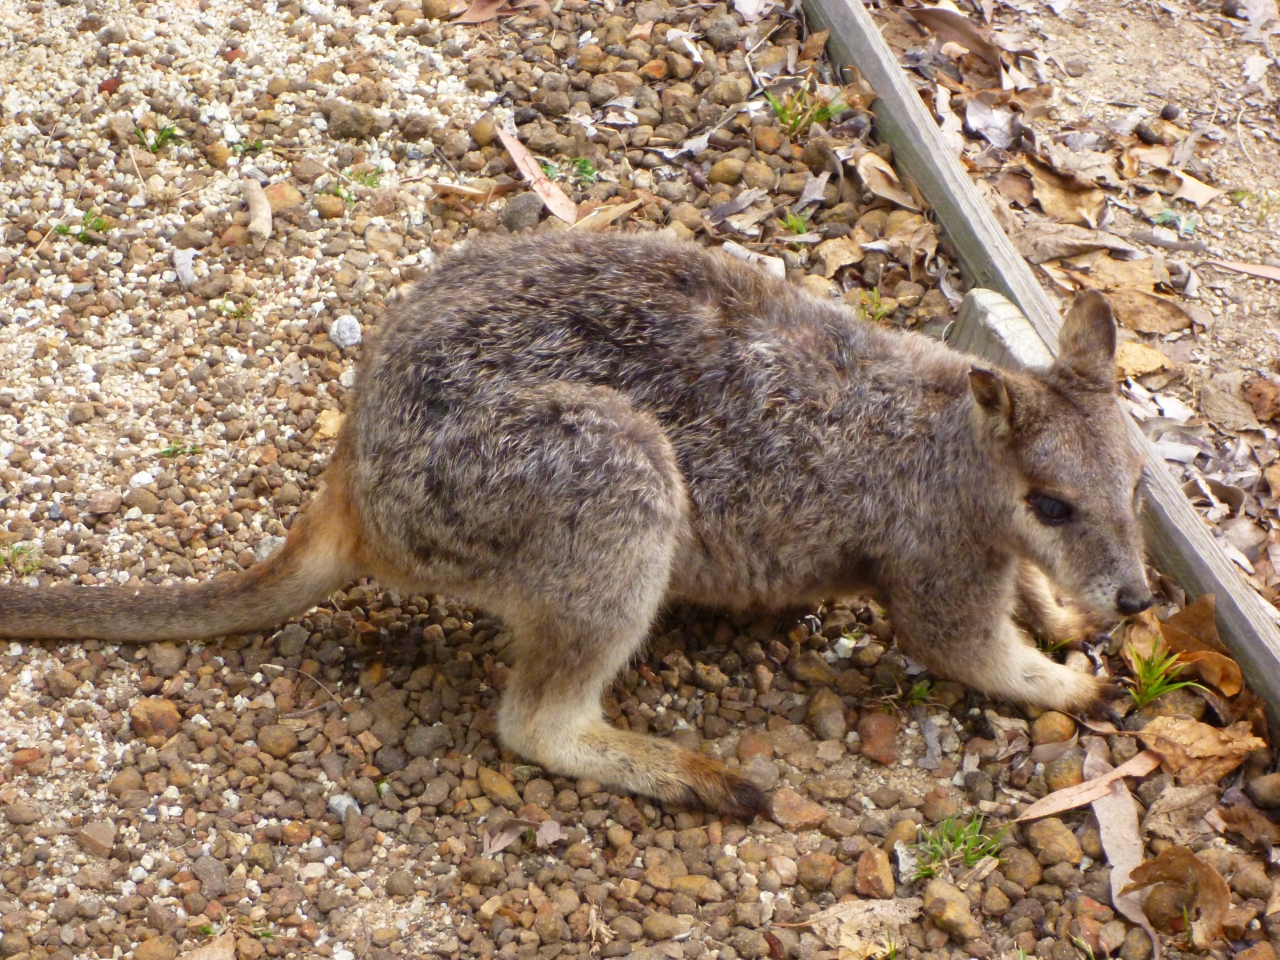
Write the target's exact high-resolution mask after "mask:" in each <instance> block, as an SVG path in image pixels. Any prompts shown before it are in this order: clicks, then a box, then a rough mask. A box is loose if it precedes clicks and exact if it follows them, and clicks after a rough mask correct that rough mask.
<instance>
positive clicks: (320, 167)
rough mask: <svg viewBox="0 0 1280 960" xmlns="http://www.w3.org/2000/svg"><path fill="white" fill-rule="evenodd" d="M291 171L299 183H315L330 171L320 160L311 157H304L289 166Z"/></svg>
mask: <svg viewBox="0 0 1280 960" xmlns="http://www.w3.org/2000/svg"><path fill="white" fill-rule="evenodd" d="M289 172H290V173H292V174H293V179H295V180H297V181H298V182H299V183H304V184H305V183H315V182H316V181H317V180H319V179H320V178H321V177H323V176H324V175H325V174H326V173H328V172H329V171H328V169H327V168H326V167H325V165H324V164H323V163H320V162H319V161H318V160H312V159H311V158H310V157H303V158H302V159H301V160H299V161H298V162H297V163H295V164H294V165H293V166H292V167H290V168H289Z"/></svg>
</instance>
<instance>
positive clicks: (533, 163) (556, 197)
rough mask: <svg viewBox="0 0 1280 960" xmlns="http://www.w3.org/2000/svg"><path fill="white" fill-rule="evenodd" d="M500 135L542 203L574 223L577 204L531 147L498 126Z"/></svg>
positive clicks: (565, 219) (565, 220)
mask: <svg viewBox="0 0 1280 960" xmlns="http://www.w3.org/2000/svg"><path fill="white" fill-rule="evenodd" d="M497 129H498V137H499V139H501V140H502V145H503V146H504V147H506V148H507V153H509V154H511V159H512V160H514V161H515V164H516V168H517V169H518V170H519V171H520V172H521V173H522V174H524V178H525V179H526V180H527V181H529V185H530V186H531V187H533V189H534V192H535V193H537V194H538V196H540V197H541V198H542V204H543V206H545V207H546V208H547V209H548V210H549V211H550V212H551V213H552V214H554V215H555V216H557V217H559V218H560V219H561V220H563V221H564V222H565V223H568V224H573V223H575V222H576V221H577V219H578V207H577V205H576V204H575V203H574V202H573V201H572V200H570V199H569V198H568V197H566V196H565V195H564V191H563V190H561V189H560V188H559V187H557V186H556V185H555V184H554V183H553V182H552V181H551V178H550V177H548V176H547V175H546V173H544V172H543V169H542V166H541V165H540V164H539V163H538V160H537V158H536V157H534V155H533V154H532V153H530V152H529V148H528V147H526V146H525V145H524V144H523V143H521V142H520V141H519V140H517V139H516V138H515V136H514V135H512V134H510V133H507V131H506V130H504V129H502V127H498V128H497Z"/></svg>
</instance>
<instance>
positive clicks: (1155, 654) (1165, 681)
mask: <svg viewBox="0 0 1280 960" xmlns="http://www.w3.org/2000/svg"><path fill="white" fill-rule="evenodd" d="M1186 666H1187V665H1186V664H1185V663H1179V662H1178V655H1177V654H1176V653H1167V654H1164V655H1162V651H1161V647H1159V646H1156V647H1155V649H1153V650H1152V651H1151V656H1150V657H1144V656H1142V654H1140V653H1139V652H1138V651H1137V650H1134V651H1133V674H1134V675H1133V678H1132V679H1131V680H1130V681H1129V682H1130V684H1131V686H1130V688H1129V696H1131V697H1133V702H1134V705H1135V706H1137V708H1138V709H1139V710H1141V709H1142V708H1143V707H1145V706H1146V705H1147V704H1148V703H1150V702H1151V701H1152V700H1155V699H1156V698H1157V697H1162V696H1164V695H1165V694H1166V693H1172V692H1173V691H1174V690H1181V689H1183V688H1184V687H1195V688H1196V689H1197V690H1203V689H1204V687H1202V686H1201V685H1200V684H1198V683H1196V682H1195V681H1194V680H1178V679H1176V678H1177V676H1178V674H1180V673H1182V671H1183V670H1185V669H1186Z"/></svg>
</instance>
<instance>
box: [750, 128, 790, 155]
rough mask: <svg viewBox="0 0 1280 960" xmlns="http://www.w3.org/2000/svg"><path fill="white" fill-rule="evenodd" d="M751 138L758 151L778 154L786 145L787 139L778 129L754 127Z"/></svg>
mask: <svg viewBox="0 0 1280 960" xmlns="http://www.w3.org/2000/svg"><path fill="white" fill-rule="evenodd" d="M751 138H752V139H753V140H754V141H755V143H756V149H757V150H760V151H761V152H763V153H777V152H778V151H779V150H780V149H782V145H783V144H784V143H786V138H785V137H783V136H782V131H781V130H779V129H778V128H777V127H753V128H752V130H751Z"/></svg>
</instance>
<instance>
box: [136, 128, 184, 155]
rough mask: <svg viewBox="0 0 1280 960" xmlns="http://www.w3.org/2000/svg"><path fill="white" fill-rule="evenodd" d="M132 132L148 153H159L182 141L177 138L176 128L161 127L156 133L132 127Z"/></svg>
mask: <svg viewBox="0 0 1280 960" xmlns="http://www.w3.org/2000/svg"><path fill="white" fill-rule="evenodd" d="M133 132H134V134H135V135H136V136H137V138H138V139H139V140H141V141H142V146H143V148H144V149H145V150H147V151H148V152H150V153H159V152H160V151H161V150H163V149H164V148H165V147H167V146H168V145H169V144H170V143H172V142H174V141H175V140H181V139H182V138H181V137H179V136H178V128H177V127H162V128H161V129H160V130H158V131H156V130H143V129H142V128H141V127H134V128H133Z"/></svg>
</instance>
